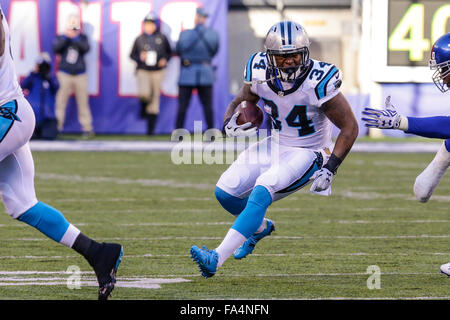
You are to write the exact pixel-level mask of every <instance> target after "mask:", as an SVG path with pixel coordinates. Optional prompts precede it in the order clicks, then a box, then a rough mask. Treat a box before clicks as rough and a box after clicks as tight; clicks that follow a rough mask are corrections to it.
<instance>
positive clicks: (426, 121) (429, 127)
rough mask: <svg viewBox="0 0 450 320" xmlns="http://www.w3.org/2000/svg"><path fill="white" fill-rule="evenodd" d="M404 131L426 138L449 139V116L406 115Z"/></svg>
mask: <svg viewBox="0 0 450 320" xmlns="http://www.w3.org/2000/svg"><path fill="white" fill-rule="evenodd" d="M405 132H406V133H412V134H415V135H418V136H422V137H427V138H438V139H450V117H445V116H440V117H427V118H415V117H408V130H407V131H405Z"/></svg>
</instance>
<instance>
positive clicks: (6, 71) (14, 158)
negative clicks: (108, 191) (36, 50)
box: [0, 8, 38, 218]
mask: <svg viewBox="0 0 450 320" xmlns="http://www.w3.org/2000/svg"><path fill="white" fill-rule="evenodd" d="M0 10H1V8H0ZM1 13H2V15H3V19H2V24H3V30H4V32H5V51H4V53H3V55H2V56H1V57H0V80H1V81H0V191H1V194H2V198H3V203H4V204H5V208H6V211H7V212H8V214H9V215H11V216H12V217H13V218H18V217H19V215H20V214H21V213H23V212H25V211H26V210H27V209H29V208H31V207H32V206H34V205H35V204H36V203H37V202H38V201H37V199H36V194H35V191H34V183H33V178H34V165H33V157H32V156H31V152H30V147H29V145H28V141H29V140H30V138H31V136H32V134H33V131H34V126H35V118H34V113H33V109H32V108H31V106H30V104H29V103H28V102H27V100H26V99H25V98H24V96H23V93H22V89H21V88H20V86H19V83H18V81H17V77H16V72H15V67H14V62H13V58H12V56H11V49H10V41H9V39H10V34H9V27H8V23H7V22H6V18H5V16H4V14H3V11H1Z"/></svg>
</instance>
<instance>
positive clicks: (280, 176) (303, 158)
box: [233, 148, 323, 259]
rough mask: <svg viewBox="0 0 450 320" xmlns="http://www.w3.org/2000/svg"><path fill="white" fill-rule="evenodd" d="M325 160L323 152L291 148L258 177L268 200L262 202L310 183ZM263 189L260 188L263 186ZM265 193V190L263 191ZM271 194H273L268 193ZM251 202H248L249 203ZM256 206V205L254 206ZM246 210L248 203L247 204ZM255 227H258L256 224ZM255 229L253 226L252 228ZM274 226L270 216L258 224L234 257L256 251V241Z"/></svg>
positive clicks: (277, 198) (285, 194) (278, 198)
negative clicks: (263, 225)
mask: <svg viewBox="0 0 450 320" xmlns="http://www.w3.org/2000/svg"><path fill="white" fill-rule="evenodd" d="M322 163H323V156H322V154H320V153H318V152H317V153H316V152H313V151H311V150H307V149H298V148H297V149H296V148H292V149H291V150H287V151H286V152H283V153H282V154H281V155H280V161H279V163H275V164H274V165H273V166H271V167H270V168H269V170H267V171H266V172H264V173H263V174H262V175H261V176H260V177H259V178H258V180H257V181H256V187H255V189H254V190H255V191H256V190H257V188H262V189H263V190H265V192H264V194H265V195H266V196H265V198H266V199H265V200H264V201H260V203H269V204H270V203H271V202H272V201H277V200H280V199H282V198H284V197H286V196H288V195H289V194H292V193H293V192H296V191H297V190H299V189H301V188H303V187H304V186H306V185H307V184H309V183H310V181H309V178H310V177H311V176H312V175H313V174H314V172H315V171H317V170H319V169H320V167H321V166H322ZM262 189H261V190H262ZM260 193H261V194H263V192H262V191H260ZM269 196H270V197H269ZM250 206H251V204H249V205H248V207H250ZM253 207H254V206H253ZM264 209H265V210H266V209H267V208H261V210H260V211H259V214H260V215H264V214H265V210H264ZM246 210H247V207H246ZM246 210H244V212H242V214H241V216H244V213H246ZM251 218H252V216H251V215H249V217H248V218H246V219H247V221H245V224H247V225H248V226H250V225H251V221H252V219H251ZM252 228H253V229H254V228H255V224H253V226H252ZM253 229H252V230H253ZM273 230H274V225H273V222H272V221H270V220H268V221H267V225H266V227H265V228H264V229H263V230H261V227H260V228H258V230H256V231H255V232H254V233H253V234H251V235H250V237H248V239H247V240H246V241H245V242H244V243H243V244H242V245H241V246H240V247H239V248H237V249H236V251H235V252H234V253H233V256H234V258H235V259H242V258H245V257H246V256H247V255H249V254H250V253H252V252H253V250H254V248H255V246H256V244H257V243H258V241H260V240H261V239H263V238H265V237H266V236H268V235H270V234H271V232H272V231H273Z"/></svg>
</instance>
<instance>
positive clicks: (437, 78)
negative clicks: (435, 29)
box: [430, 33, 450, 92]
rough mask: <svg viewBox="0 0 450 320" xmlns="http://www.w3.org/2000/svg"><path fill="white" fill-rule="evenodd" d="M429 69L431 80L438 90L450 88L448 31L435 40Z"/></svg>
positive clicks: (449, 34) (449, 41)
mask: <svg viewBox="0 0 450 320" xmlns="http://www.w3.org/2000/svg"><path fill="white" fill-rule="evenodd" d="M430 69H431V70H436V71H435V72H434V73H433V82H434V84H435V85H436V86H437V87H438V89H439V90H441V91H442V92H445V91H447V90H449V89H450V79H445V78H449V77H450V33H447V34H445V35H443V36H442V37H440V38H439V39H437V40H436V42H435V43H434V45H433V48H432V49H431V58H430Z"/></svg>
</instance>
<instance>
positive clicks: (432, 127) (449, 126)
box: [362, 33, 450, 276]
mask: <svg viewBox="0 0 450 320" xmlns="http://www.w3.org/2000/svg"><path fill="white" fill-rule="evenodd" d="M430 69H431V70H435V72H434V74H433V77H432V78H433V82H434V84H435V85H436V86H437V87H438V89H439V90H440V91H441V92H446V91H448V90H449V89H450V33H447V34H445V35H443V36H441V37H440V38H439V39H437V40H436V42H435V43H434V45H433V47H432V48H431V59H430ZM362 115H363V116H362V120H363V121H364V122H365V125H366V127H369V128H378V129H398V130H403V131H405V132H406V133H411V134H416V135H419V136H422V137H427V138H437V139H446V140H445V141H444V142H443V143H442V145H441V147H440V149H439V151H438V152H437V153H436V156H435V157H434V159H433V160H432V161H431V162H430V164H429V165H428V166H427V167H426V168H425V170H424V171H423V172H422V173H421V174H419V175H418V176H417V178H416V181H415V183H414V195H415V196H416V199H417V200H419V201H420V202H427V201H428V200H429V199H430V197H431V195H432V194H433V191H434V189H435V188H436V187H437V186H438V184H439V182H440V181H441V179H442V177H443V176H444V174H445V172H446V171H447V169H448V167H449V166H450V117H449V116H437V117H424V118H416V117H406V116H402V115H401V114H399V113H397V110H396V109H395V107H394V106H393V105H392V104H391V97H390V96H388V97H387V98H386V102H385V108H381V109H373V108H370V107H367V108H364V110H363V112H362ZM441 272H442V273H444V274H446V275H447V276H450V263H446V264H443V265H442V266H441Z"/></svg>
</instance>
